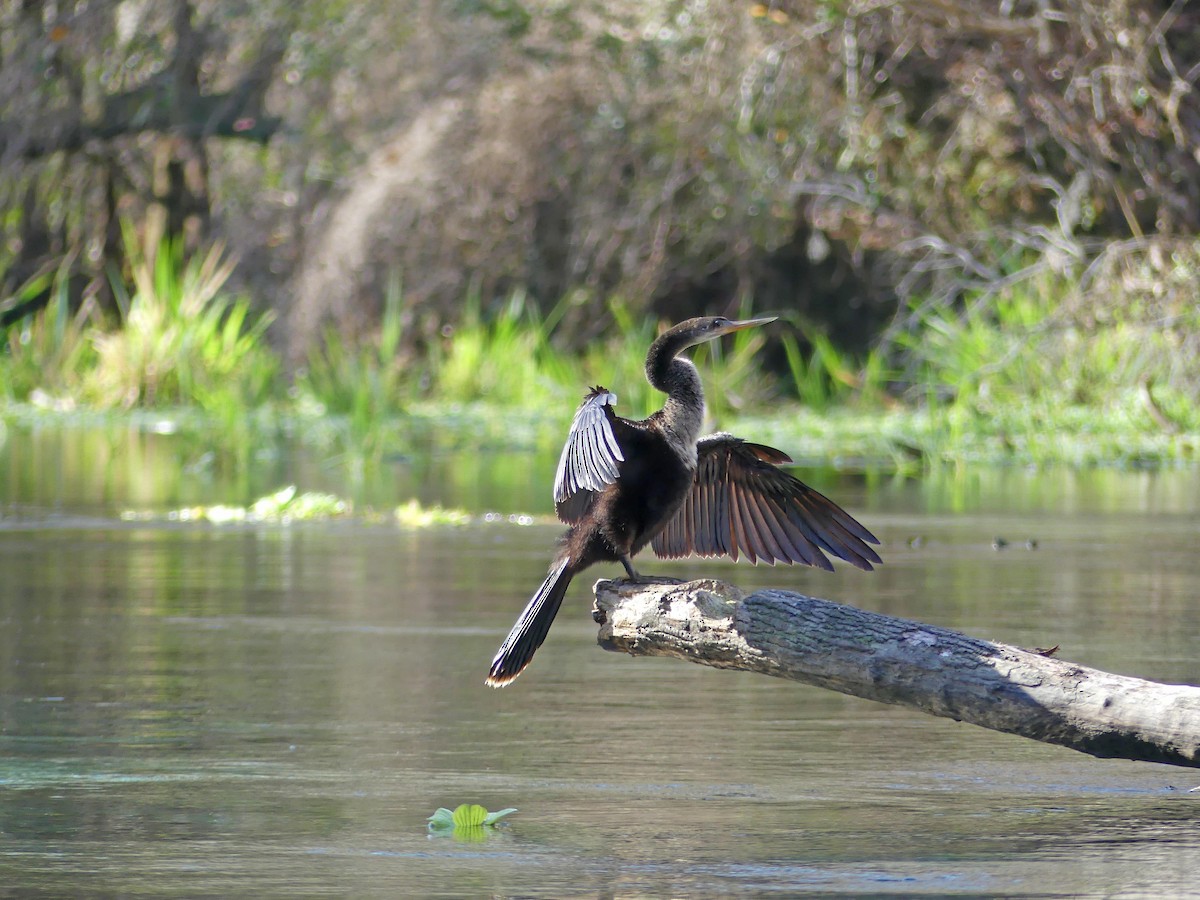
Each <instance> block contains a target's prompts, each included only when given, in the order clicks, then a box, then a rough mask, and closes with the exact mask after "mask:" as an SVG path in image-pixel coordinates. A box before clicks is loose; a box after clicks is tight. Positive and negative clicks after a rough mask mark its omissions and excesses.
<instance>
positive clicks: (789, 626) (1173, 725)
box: [594, 579, 1200, 767]
mask: <svg viewBox="0 0 1200 900" xmlns="http://www.w3.org/2000/svg"><path fill="white" fill-rule="evenodd" d="M594 591H595V595H596V606H595V617H596V621H597V622H600V623H601V628H600V635H599V641H600V645H601V646H602V647H604V648H605V649H607V650H619V651H623V652H625V653H629V654H631V655H634V656H677V657H679V658H680V659H688V660H691V661H692V662H697V663H703V664H704V665H709V666H716V667H718V668H724V669H741V670H745V671H750V672H758V673H761V674H764V675H775V676H778V677H781V678H790V679H793V680H795V681H802V682H805V683H807V684H812V685H816V686H818V687H823V688H829V689H831V690H835V691H841V692H842V693H846V694H853V695H854V696H857V697H865V698H867V699H869V700H878V701H880V702H882V703H894V704H899V705H903V706H911V707H914V708H916V709H919V710H922V711H924V712H927V713H930V714H932V715H936V716H946V717H948V718H952V719H957V720H960V721H963V722H970V723H971V724H974V725H981V726H983V727H984V728H991V729H994V730H996V731H1005V732H1009V733H1011V734H1019V735H1022V736H1024V737H1028V738H1033V739H1034V740H1038V741H1045V742H1047V743H1051V744H1061V745H1062V746H1064V747H1070V748H1072V749H1074V750H1079V751H1081V752H1083V753H1088V754H1091V755H1092V756H1098V757H1115V758H1121V759H1136V760H1148V761H1151V762H1160V763H1169V764H1171V765H1177V766H1194V767H1200V687H1193V686H1191V685H1175V684H1159V683H1156V682H1153V681H1145V680H1143V679H1140V678H1130V677H1127V676H1124V675H1114V674H1112V673H1109V672H1102V671H1100V670H1098V669H1091V668H1088V667H1086V666H1081V665H1077V664H1076V663H1072V662H1067V661H1066V660H1062V659H1057V658H1054V657H1049V656H1044V655H1041V654H1038V653H1033V652H1030V651H1027V650H1022V649H1020V648H1019V647H1013V646H1010V645H1008V644H1000V643H996V642H993V641H985V640H980V639H978V638H973V637H968V636H967V635H965V634H960V633H958V632H956V631H951V630H949V629H947V628H939V627H937V626H934V625H925V624H922V623H920V622H913V621H909V620H907V619H898V618H895V617H893V616H885V615H880V614H879V613H873V612H868V611H866V610H861V609H856V608H854V607H852V606H845V605H843V604H840V603H833V602H831V601H829V600H819V599H815V598H813V597H805V596H803V595H801V594H795V593H791V592H789V591H779V590H767V591H758V592H757V593H754V594H751V595H749V596H745V595H743V594H742V592H741V591H739V590H738V589H737V588H735V587H733V586H731V585H728V584H725V583H723V582H720V581H710V580H704V581H693V582H688V583H685V584H680V583H677V582H674V581H670V582H668V581H667V580H666V579H654V580H652V581H651V582H649V583H647V582H642V583H632V582H629V581H626V580H624V579H619V580H614V581H608V580H601V581H597V582H596V585H595V588H594Z"/></svg>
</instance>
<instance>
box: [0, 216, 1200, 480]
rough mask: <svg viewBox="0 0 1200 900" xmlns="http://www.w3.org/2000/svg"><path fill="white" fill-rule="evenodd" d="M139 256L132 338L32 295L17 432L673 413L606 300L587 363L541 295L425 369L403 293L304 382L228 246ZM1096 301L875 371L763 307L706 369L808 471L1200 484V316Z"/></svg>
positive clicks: (315, 440)
mask: <svg viewBox="0 0 1200 900" xmlns="http://www.w3.org/2000/svg"><path fill="white" fill-rule="evenodd" d="M125 241H126V245H127V250H126V253H127V256H128V258H129V259H130V260H132V265H131V268H130V272H129V274H128V277H126V278H113V279H112V289H113V292H114V294H115V295H116V297H117V298H118V302H119V305H120V307H121V311H122V315H121V323H122V324H121V325H120V326H114V325H113V324H112V323H111V322H110V321H109V320H107V319H105V318H104V317H103V316H101V315H100V314H98V313H97V311H96V310H94V309H93V308H91V307H89V306H88V305H87V304H86V303H85V305H84V306H83V307H82V309H79V310H77V311H74V312H73V311H72V310H71V308H70V304H69V302H68V299H67V291H66V286H65V284H58V283H55V279H54V277H53V276H47V278H46V283H42V284H37V285H30V286H29V288H28V289H29V290H39V291H40V290H46V289H49V290H50V291H51V292H52V298H53V299H52V300H51V302H50V303H49V305H48V306H47V307H46V308H45V309H43V310H41V311H39V312H37V313H35V314H34V315H32V316H29V317H27V318H25V319H24V320H23V321H21V322H19V323H16V324H14V325H13V326H12V327H10V328H9V329H8V331H7V334H6V335H5V344H4V347H3V350H2V352H0V420H8V421H9V422H11V423H17V424H20V423H30V422H55V423H58V424H60V425H62V426H64V427H76V426H79V427H87V425H88V424H89V423H99V422H112V421H114V420H118V421H127V422H128V423H129V424H130V426H131V427H135V428H147V429H154V428H164V427H166V428H170V429H186V430H195V431H202V432H205V433H211V434H212V435H213V438H214V442H215V444H216V445H217V446H218V447H222V448H224V449H227V450H233V451H236V452H239V453H246V452H249V448H252V447H253V446H255V445H256V444H259V443H264V442H269V441H270V440H272V436H276V437H278V436H280V435H288V436H290V437H292V438H298V439H299V440H300V441H301V442H302V443H304V444H306V445H309V446H312V447H315V448H317V449H319V450H326V451H329V452H335V453H337V454H345V455H348V456H349V457H350V458H352V459H354V460H355V461H356V462H357V463H358V464H364V463H365V464H370V463H371V462H378V461H379V460H381V459H384V458H386V457H388V455H389V454H395V453H403V452H406V449H407V447H408V446H409V445H410V444H411V442H412V441H413V440H414V439H426V440H427V439H429V437H430V436H431V435H435V434H436V436H437V437H436V440H437V441H438V442H439V443H448V444H450V445H461V444H462V443H464V442H471V443H475V442H477V443H478V444H480V445H488V446H499V447H506V448H512V447H514V446H518V447H523V446H530V447H534V446H543V445H547V444H554V443H555V442H557V441H560V440H561V437H562V434H561V432H562V430H563V427H565V426H564V423H566V422H568V421H569V418H570V415H571V413H572V411H573V410H574V408H575V405H576V404H577V402H578V399H579V397H580V396H582V393H583V392H584V390H585V389H586V387H587V385H589V384H592V383H596V382H601V383H604V384H605V385H606V386H608V387H610V388H611V389H613V390H614V391H615V392H616V393H617V395H618V397H619V398H620V400H619V402H620V409H621V411H622V413H623V414H625V415H630V416H641V415H645V414H648V413H649V412H651V411H652V410H653V409H655V408H657V406H658V405H659V402H660V398H659V397H658V396H656V395H655V392H653V391H652V390H651V389H650V388H649V387H648V386H647V385H646V384H645V383H644V379H642V378H641V377H640V372H641V368H642V364H643V355H644V353H645V348H646V346H648V344H649V343H650V341H651V340H652V339H653V337H654V335H655V333H656V329H657V328H658V327H660V323H658V322H656V321H653V320H650V319H643V318H637V317H635V315H634V314H633V313H631V312H630V311H629V310H628V308H627V307H626V306H624V305H623V304H622V303H621V301H620V300H619V299H616V298H613V299H610V300H608V301H607V302H604V303H603V304H602V306H603V309H604V313H605V315H607V316H608V317H610V318H611V320H612V321H613V323H614V328H613V329H612V330H611V333H610V334H609V335H608V336H606V337H605V338H603V339H602V340H600V341H597V342H594V343H592V344H591V345H590V346H587V347H585V348H583V349H582V350H578V349H576V348H575V347H573V346H572V344H571V341H570V336H569V335H565V334H563V333H562V331H563V330H565V329H560V328H559V325H560V323H561V322H563V321H564V320H565V319H567V318H568V316H567V313H568V312H569V311H571V310H572V307H576V306H578V305H580V304H581V303H584V302H588V303H596V304H600V301H597V300H586V301H585V300H583V299H581V298H579V297H569V298H567V299H565V300H563V301H562V302H560V303H559V304H558V305H557V306H556V307H555V308H553V309H552V310H550V311H549V312H548V313H545V314H542V313H540V312H539V311H538V310H537V309H536V307H535V305H534V304H533V303H531V302H529V301H528V300H527V297H526V295H525V294H523V293H522V292H520V291H516V292H513V293H511V294H509V295H508V296H507V297H504V298H501V299H500V300H498V301H495V302H485V301H484V300H483V299H482V298H481V297H480V296H479V295H478V294H474V295H472V296H469V297H468V298H467V299H466V302H465V309H464V312H463V313H462V315H461V318H460V319H459V321H458V323H457V324H456V325H454V326H447V327H446V328H445V329H443V333H442V337H441V340H440V341H439V342H437V343H426V344H425V345H424V346H420V347H419V349H416V350H414V349H413V342H411V341H406V340H405V337H406V335H405V333H404V332H405V323H406V308H405V296H404V292H403V290H402V286H401V282H400V279H399V277H394V278H392V279H390V281H389V284H388V285H387V287H386V290H385V302H384V309H383V313H382V316H381V319H380V326H379V327H378V329H377V330H376V331H375V332H374V333H373V334H372V335H369V336H368V337H367V338H365V339H363V340H360V341H357V342H352V341H351V340H350V339H348V338H345V337H343V336H341V335H340V333H339V332H337V331H335V330H333V329H330V330H329V331H327V332H326V333H325V334H324V336H323V338H322V340H321V341H320V343H319V345H318V346H317V347H316V348H315V349H314V350H313V351H312V352H310V354H309V355H308V358H307V360H306V361H305V363H304V364H303V365H302V366H300V367H298V368H295V369H294V370H292V371H288V370H287V368H286V366H285V363H284V360H283V356H282V354H281V353H280V351H279V350H278V349H277V348H276V347H275V346H274V345H273V344H272V342H271V340H270V335H269V333H268V331H269V327H270V324H271V316H270V314H269V313H267V314H263V313H259V312H257V311H256V306H255V304H254V303H253V302H252V300H251V298H250V297H248V296H247V295H245V294H244V293H238V292H235V291H233V290H231V289H230V288H229V287H228V285H227V282H228V280H229V278H230V275H231V274H232V272H233V263H232V261H231V258H230V256H229V255H228V254H227V253H226V252H225V251H224V249H223V248H222V247H221V246H220V245H219V244H214V245H211V246H209V247H208V248H206V249H203V250H201V251H198V252H196V253H193V254H191V255H187V254H185V253H184V252H183V250H182V249H181V245H180V244H179V243H178V242H176V241H171V240H165V241H162V242H161V243H160V244H159V245H158V246H155V247H144V246H141V245H140V244H139V238H138V235H137V233H136V230H135V229H134V228H132V227H131V226H129V225H126V228H125ZM1197 271H1200V243H1197V244H1191V245H1186V244H1185V245H1182V246H1181V247H1180V248H1179V249H1178V251H1177V252H1176V253H1175V254H1174V256H1173V257H1172V258H1171V260H1170V261H1169V263H1168V264H1167V265H1166V266H1165V267H1164V266H1161V265H1160V266H1159V267H1158V270H1157V274H1156V276H1155V277H1157V278H1159V279H1161V280H1162V281H1164V282H1166V283H1167V284H1166V288H1161V287H1156V288H1152V289H1151V290H1150V291H1149V295H1151V296H1154V295H1162V294H1164V292H1168V291H1169V292H1171V293H1173V294H1182V293H1184V292H1185V290H1186V289H1185V288H1184V286H1185V285H1186V284H1188V283H1194V280H1195V273H1196V272H1197ZM1181 288H1182V289H1181ZM1082 293H1083V292H1082V291H1081V290H1080V284H1079V282H1072V281H1071V280H1069V279H1067V278H1066V277H1063V276H1057V275H1054V276H1051V275H1047V274H1044V273H1043V274H1038V273H1035V274H1033V275H1031V276H1029V277H1026V278H1023V279H1020V280H1015V281H1014V282H1013V283H1012V284H1011V285H1010V286H1008V287H1006V288H1002V289H1001V290H999V291H995V290H993V291H992V292H991V293H990V294H989V295H988V296H986V297H983V296H981V297H974V298H972V297H968V298H966V299H965V300H964V302H963V304H962V305H961V308H960V309H958V310H956V311H948V310H947V309H946V308H945V307H944V306H933V305H931V306H930V308H929V309H923V308H922V307H921V305H920V304H919V303H913V304H911V305H910V308H909V310H908V311H907V314H908V317H909V319H910V320H915V325H914V324H913V321H910V322H909V323H908V325H907V327H906V328H904V329H903V330H896V333H895V334H894V335H892V336H889V335H885V336H884V338H883V339H881V340H880V341H879V342H877V344H876V345H875V346H874V347H873V348H872V349H871V350H870V351H869V352H867V353H866V354H865V355H862V356H857V357H855V356H851V355H849V354H844V353H842V352H840V351H839V350H838V348H836V347H835V346H834V345H833V344H832V342H831V341H830V340H829V339H828V338H826V337H825V336H824V335H823V334H821V333H819V332H811V331H807V330H806V329H804V328H803V327H801V326H802V323H800V322H799V321H797V320H796V319H795V318H789V316H788V313H787V311H786V310H782V311H781V310H759V309H752V308H751V307H750V305H747V306H746V307H744V308H743V309H742V310H741V311H740V314H741V315H743V316H748V315H758V314H766V313H774V314H779V315H780V316H781V321H780V323H779V324H778V325H777V326H773V328H772V329H770V330H769V332H752V333H741V334H738V335H737V336H735V337H734V338H732V339H731V340H729V341H727V342H724V343H723V344H721V345H720V346H714V347H704V348H701V349H700V350H699V351H698V352H697V353H696V362H697V364H698V366H699V367H700V370H701V373H702V376H703V378H704V381H705V386H706V389H707V394H708V399H709V412H710V420H711V423H712V425H713V427H714V428H733V427H737V428H739V429H741V430H743V431H744V432H745V433H748V434H751V433H752V434H754V435H755V436H756V439H759V440H763V441H765V442H768V443H773V444H775V445H777V446H780V447H783V448H786V449H787V451H788V452H789V453H790V454H792V455H793V456H794V457H795V458H796V460H797V462H802V463H820V464H830V463H832V464H834V465H836V466H838V467H842V468H847V469H866V468H871V469H881V470H885V471H887V470H890V471H902V472H913V471H920V470H921V469H922V468H923V467H927V466H930V465H936V464H940V463H946V462H951V463H960V462H967V463H977V464H1018V465H1039V466H1041V465H1068V466H1077V467H1081V466H1096V465H1111V466H1159V465H1180V464H1182V465H1192V464H1195V463H1196V462H1197V460H1198V459H1200V408H1198V404H1197V403H1196V398H1195V395H1194V393H1192V392H1191V391H1189V389H1188V386H1189V382H1190V381H1191V380H1193V379H1194V378H1195V374H1194V372H1193V371H1192V370H1193V369H1194V360H1191V359H1190V358H1189V357H1190V353H1189V350H1188V345H1189V341H1188V339H1187V337H1186V336H1188V335H1194V334H1196V333H1198V332H1200V306H1198V305H1197V304H1195V303H1194V302H1191V303H1187V302H1184V303H1180V304H1178V308H1175V309H1169V310H1164V311H1162V314H1161V316H1160V317H1159V319H1158V320H1157V321H1151V320H1148V319H1147V317H1146V315H1145V310H1144V309H1142V308H1140V307H1138V306H1137V304H1131V303H1128V302H1124V303H1107V304H1096V303H1090V304H1085V303H1083V302H1082V300H1081V295H1082ZM1123 309H1131V312H1130V315H1129V317H1128V318H1123V317H1122V316H1121V314H1120V310H1123ZM1097 310H1103V315H1099V314H1098V313H1097ZM666 324H669V323H666ZM1189 373H1190V374H1189ZM163 423H168V424H165V425H164V424H163Z"/></svg>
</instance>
